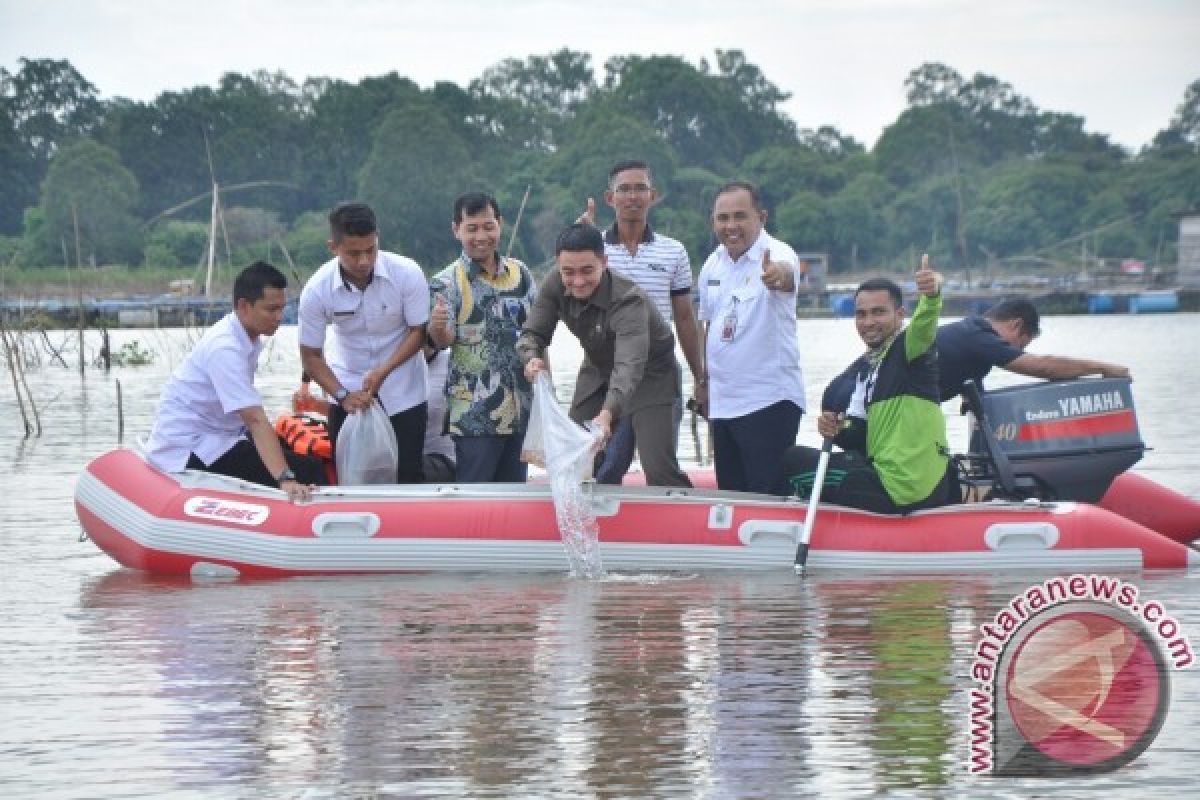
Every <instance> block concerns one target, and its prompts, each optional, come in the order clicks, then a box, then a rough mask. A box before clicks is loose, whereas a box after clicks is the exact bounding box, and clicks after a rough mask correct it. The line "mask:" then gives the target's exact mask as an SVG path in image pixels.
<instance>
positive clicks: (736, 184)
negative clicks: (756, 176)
mask: <svg viewBox="0 0 1200 800" xmlns="http://www.w3.org/2000/svg"><path fill="white" fill-rule="evenodd" d="M739 189H742V190H744V191H747V192H749V193H750V200H751V201H752V202H753V203H754V210H755V211H762V210H763V202H762V195H761V194H759V191H758V187H757V186H755V185H754V184H753V183H751V182H750V181H730V182H729V183H726V184H724V185H723V186H721V188H719V189H717V193H716V194H715V195H713V202H714V203H715V202H716V201H717V198H718V197H720V196H721V195H723V194H729V193H730V192H736V191H738V190H739Z"/></svg>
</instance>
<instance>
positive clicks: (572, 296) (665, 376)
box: [517, 223, 692, 486]
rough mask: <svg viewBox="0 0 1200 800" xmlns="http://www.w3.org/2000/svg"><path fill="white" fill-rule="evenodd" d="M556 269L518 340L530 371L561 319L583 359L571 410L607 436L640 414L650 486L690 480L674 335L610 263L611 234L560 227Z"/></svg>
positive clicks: (541, 364) (529, 373)
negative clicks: (680, 432) (683, 457)
mask: <svg viewBox="0 0 1200 800" xmlns="http://www.w3.org/2000/svg"><path fill="white" fill-rule="evenodd" d="M554 252H555V262H556V267H557V268H556V269H555V271H553V272H551V273H550V274H549V275H547V276H546V278H545V280H544V281H543V282H542V285H541V288H540V289H539V290H538V295H537V300H535V301H534V304H533V308H532V310H531V311H530V313H529V319H528V320H526V322H525V327H524V328H523V329H522V331H521V337H520V338H519V339H518V340H517V352H518V353H519V354H520V356H521V360H522V362H524V364H525V377H527V378H528V379H529V380H530V381H533V380H534V378H535V377H536V376H537V373H538V372H539V371H540V370H542V369H545V367H546V364H545V361H544V360H543V357H544V355H545V352H546V347H547V346H548V345H549V344H550V339H551V337H553V335H554V328H555V327H556V326H557V325H558V323H559V322H560V321H561V322H562V323H563V324H565V325H566V326H567V329H568V330H570V331H571V333H573V334H575V336H576V337H577V338H578V339H579V343H580V345H582V347H583V352H584V359H583V364H582V365H581V366H580V368H579V377H578V378H577V379H576V382H575V396H574V398H573V399H572V400H571V412H570V413H571V418H572V419H574V420H575V421H576V422H582V421H584V420H586V419H591V420H592V422H593V423H595V425H596V427H597V428H598V429H599V430H600V431H601V434H602V436H603V438H604V440H605V441H607V440H608V438H609V436H610V435H611V434H612V428H613V423H614V422H615V421H616V420H617V419H619V418H621V417H622V416H629V418H630V419H632V420H633V430H634V434H635V436H636V438H637V448H638V457H639V458H640V459H641V462H642V469H643V470H645V473H646V483H647V484H648V485H651V486H691V485H692V484H691V482H690V481H689V480H688V477H687V475H685V474H684V473H683V470H681V469H680V468H679V461H678V460H677V459H676V457H675V437H674V429H675V428H674V402H675V398H676V396H677V395H678V394H679V371H678V369H677V368H676V364H675V337H674V335H673V334H672V333H671V329H670V328H669V327H668V326H667V323H666V322H665V321H664V320H663V318H662V315H661V314H659V313H658V310H657V309H655V307H654V304H653V303H652V302H651V301H650V299H649V298H648V297H647V296H646V293H645V292H644V291H642V289H640V288H638V286H637V284H635V283H634V282H633V281H631V280H629V279H628V278H626V277H625V276H623V275H619V274H615V273H613V272H611V271H609V269H608V260H607V258H606V257H605V254H604V236H603V235H602V234H601V233H600V231H599V230H597V229H596V228H594V227H592V226H591V225H587V224H578V223H577V224H575V225H571V226H570V227H568V228H567V229H565V230H564V231H563V232H562V233H561V234H559V237H558V242H557V243H556V244H555V247H554Z"/></svg>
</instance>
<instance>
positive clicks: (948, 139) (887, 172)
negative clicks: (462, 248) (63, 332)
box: [0, 49, 1200, 272]
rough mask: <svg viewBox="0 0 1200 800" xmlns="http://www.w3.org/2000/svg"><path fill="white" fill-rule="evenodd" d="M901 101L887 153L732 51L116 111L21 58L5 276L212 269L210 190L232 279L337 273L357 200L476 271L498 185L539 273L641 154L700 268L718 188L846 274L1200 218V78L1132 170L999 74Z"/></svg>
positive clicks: (3, 103) (668, 221)
mask: <svg viewBox="0 0 1200 800" xmlns="http://www.w3.org/2000/svg"><path fill="white" fill-rule="evenodd" d="M904 88H905V90H906V93H907V107H906V108H905V110H904V111H903V112H902V113H901V114H900V115H899V117H897V119H896V120H895V121H894V122H892V123H891V124H890V125H888V126H887V127H886V128H885V129H884V131H883V133H882V134H881V136H880V138H879V140H878V141H877V142H875V144H874V146H873V147H871V148H870V149H868V148H867V147H866V146H865V145H864V144H863V143H861V142H858V141H856V140H855V139H853V138H852V137H850V136H847V135H844V134H842V133H841V132H839V131H838V130H837V129H836V128H834V127H831V126H823V127H820V128H817V129H815V130H813V129H801V128H798V127H797V125H796V124H795V122H794V121H793V120H791V119H790V118H789V117H788V115H787V114H785V113H784V112H783V111H782V110H781V107H782V104H783V103H784V102H785V101H786V100H787V99H788V98H789V95H788V93H786V92H784V91H782V90H781V89H780V88H779V87H778V86H776V85H775V84H774V83H772V82H771V81H770V80H769V79H768V78H767V77H766V76H765V75H764V74H763V72H762V71H761V70H760V69H759V68H758V67H757V66H755V65H754V64H752V63H750V62H749V61H747V59H746V57H745V55H744V54H743V53H742V52H741V51H738V50H717V51H716V52H715V57H714V58H713V60H712V61H709V60H707V59H701V60H700V61H699V63H698V64H692V63H690V62H688V61H686V60H684V59H681V58H677V57H674V56H660V55H654V56H640V55H626V56H617V57H613V58H611V59H609V60H608V61H607V62H605V63H604V65H603V67H602V71H599V72H598V71H597V70H596V69H595V68H594V67H593V65H592V59H591V56H590V55H588V54H587V53H583V52H577V51H573V50H569V49H562V50H559V51H557V52H554V53H550V54H547V55H532V56H528V57H526V58H524V59H519V58H510V59H505V60H504V61H501V62H500V63H498V64H495V65H494V66H492V67H490V68H488V69H487V70H485V71H484V72H483V74H482V75H480V76H479V77H478V78H476V79H475V80H473V81H471V82H470V83H469V84H468V85H467V86H465V87H463V86H459V85H457V84H454V83H450V82H439V83H436V84H435V85H434V86H432V87H431V88H428V89H422V88H421V87H419V86H418V85H417V84H415V83H414V82H413V81H411V80H409V79H408V78H405V77H403V76H401V75H398V74H397V73H395V72H391V73H388V74H386V75H380V76H375V77H369V78H365V79H363V80H361V81H359V82H358V83H348V82H345V81H341V80H334V79H330V78H307V79H305V80H304V81H303V82H302V83H297V82H296V81H295V80H293V79H292V78H291V77H289V76H288V75H286V74H284V73H282V72H273V73H272V72H266V71H259V72H255V73H253V74H249V75H244V74H238V73H227V74H226V75H224V76H223V77H222V78H221V80H220V82H219V84H218V85H216V86H211V87H210V86H197V87H194V88H191V89H186V90H183V91H171V92H163V93H162V94H160V95H159V96H158V97H157V98H156V99H155V100H154V101H153V102H137V101H133V100H129V99H125V98H120V97H117V98H112V99H103V98H101V96H100V94H99V91H98V90H97V88H96V87H95V86H94V85H93V84H92V83H90V82H89V81H88V80H87V79H86V78H85V77H84V76H83V75H82V74H80V73H79V72H78V70H76V69H75V68H74V67H73V66H72V65H71V64H70V63H69V62H68V61H65V60H53V59H20V60H19V62H18V65H17V68H16V70H15V71H14V72H9V71H8V70H6V69H4V68H0V185H2V186H3V187H4V191H3V192H0V263H4V264H13V265H19V266H24V267H38V266H52V265H63V264H76V263H96V264H125V265H141V264H146V265H150V266H155V267H172V266H179V267H181V268H183V267H186V268H189V269H190V268H193V267H195V266H196V265H197V264H198V263H199V262H200V261H201V259H202V258H203V254H204V252H205V249H206V247H207V238H208V227H209V224H208V221H209V207H210V202H211V195H210V192H211V187H212V186H213V184H214V182H215V183H216V184H218V185H219V186H220V187H221V199H222V204H223V208H224V214H223V215H222V222H223V231H222V239H225V240H227V241H228V242H229V243H230V245H229V247H230V250H231V253H230V255H231V256H232V258H233V260H234V262H235V263H239V262H244V261H247V260H249V259H251V258H259V257H262V256H263V255H265V254H266V253H267V252H270V251H271V249H272V248H279V249H278V250H275V252H276V253H278V252H279V251H280V250H282V249H284V248H286V249H287V251H288V254H289V256H291V257H292V258H294V259H295V260H296V262H297V263H299V264H301V265H303V266H305V267H308V268H311V267H313V266H315V265H317V264H319V263H321V262H322V261H323V260H325V259H326V258H327V257H328V255H327V251H326V249H325V245H324V242H325V239H326V238H327V230H326V223H325V215H326V213H327V212H328V210H329V208H331V207H332V206H333V205H335V204H336V203H338V202H341V201H345V200H350V199H357V200H362V201H365V202H368V203H371V204H372V205H374V206H375V207H376V210H377V211H378V213H379V218H380V224H381V239H382V244H383V246H384V247H385V248H387V249H391V250H395V251H397V252H401V253H404V254H406V255H409V256H411V257H413V258H415V259H417V260H418V262H419V263H421V264H422V265H423V266H424V267H425V268H426V269H427V270H433V269H435V268H438V267H440V266H442V265H443V264H445V263H447V262H448V261H449V260H450V259H452V258H453V257H455V256H456V255H457V248H456V242H454V240H453V239H452V238H451V237H450V234H449V219H450V209H451V203H452V200H453V198H454V197H455V196H456V195H458V194H459V193H461V192H463V191H466V190H469V189H483V190H485V191H490V192H492V193H493V194H495V195H496V196H497V198H498V199H499V201H500V203H501V207H502V208H503V209H504V211H505V216H506V218H507V220H508V222H509V223H510V225H511V223H512V221H513V220H514V218H515V217H516V214H517V210H518V207H519V206H520V203H521V200H522V197H523V196H524V195H525V192H526V189H527V188H530V192H529V199H528V205H527V207H526V208H525V209H524V214H523V221H522V224H521V227H520V230H519V233H518V236H517V239H516V241H515V242H514V250H513V252H514V255H517V256H518V257H521V258H524V259H525V260H526V261H528V262H529V263H531V264H539V263H543V262H545V261H546V260H547V259H548V257H549V256H550V255H552V246H553V241H554V236H555V235H556V233H557V232H558V230H559V229H560V228H561V227H562V226H563V225H564V224H567V223H569V222H571V221H573V220H574V219H575V218H576V217H577V216H578V214H579V213H580V211H581V210H582V209H583V206H584V203H585V201H586V198H587V197H589V196H593V197H596V198H597V200H599V197H600V195H601V194H602V193H603V190H604V187H605V180H606V177H607V170H608V168H609V167H610V166H611V165H612V164H613V163H615V162H616V161H618V160H621V159H625V158H640V159H643V160H645V161H647V162H648V163H649V164H650V165H651V167H652V169H653V173H654V177H655V182H656V184H657V185H658V188H659V191H660V194H661V195H662V199H661V202H660V204H659V206H658V207H657V208H656V210H655V212H654V214H653V216H652V223H653V224H654V225H655V226H656V228H658V229H659V230H661V231H663V232H664V233H667V234H669V235H672V236H675V237H676V238H678V239H680V240H682V241H683V242H684V244H685V245H686V246H687V248H688V250H689V252H690V253H691V255H692V257H693V259H694V260H695V261H697V262H699V261H700V260H701V259H702V258H703V257H704V256H705V255H706V254H707V252H708V250H709V249H710V248H711V247H712V245H713V239H712V235H711V232H710V230H709V224H708V216H709V211H710V208H711V204H712V199H713V195H714V194H715V191H716V189H717V188H718V187H719V186H720V185H721V184H722V183H724V182H725V181H728V180H732V179H746V180H751V181H754V182H755V183H757V184H759V185H760V186H761V188H762V191H763V194H764V200H765V202H766V204H767V208H768V210H769V212H770V219H769V222H768V227H769V228H770V229H771V230H772V231H773V232H774V233H775V234H776V235H777V236H779V237H780V238H782V239H784V240H785V241H787V242H789V243H790V244H791V245H793V246H794V247H795V248H796V249H797V250H801V251H817V252H827V253H829V254H830V256H831V262H830V263H831V266H832V269H833V270H834V271H835V272H837V271H849V270H862V269H866V268H888V267H890V266H892V265H894V264H901V263H902V264H904V265H905V268H908V267H909V266H911V264H912V261H913V256H912V250H911V249H912V248H914V247H916V248H920V249H921V250H923V251H928V252H929V253H930V254H931V255H932V257H933V258H934V260H935V263H938V264H942V265H946V266H947V267H950V268H954V267H978V266H981V265H992V264H997V263H1002V262H1009V263H1012V262H1019V261H1029V262H1032V263H1046V262H1053V261H1055V260H1056V259H1057V260H1076V261H1077V260H1078V257H1079V253H1080V252H1081V250H1086V251H1087V252H1088V253H1090V254H1092V255H1093V256H1098V257H1108V258H1124V257H1132V258H1140V259H1143V260H1146V261H1149V262H1151V263H1163V264H1171V263H1173V261H1174V245H1175V239H1176V236H1177V227H1176V224H1175V216H1174V215H1175V214H1177V213H1178V212H1180V211H1184V210H1188V209H1196V208H1200V79H1197V80H1196V81H1194V82H1193V83H1192V84H1191V85H1189V86H1188V87H1186V89H1185V91H1184V94H1183V97H1182V100H1181V102H1180V104H1179V106H1178V109H1177V111H1176V112H1175V114H1174V116H1173V117H1172V118H1171V119H1170V120H1165V121H1164V127H1163V128H1162V129H1161V131H1160V132H1159V133H1158V134H1157V135H1156V136H1155V137H1154V139H1153V141H1152V142H1150V143H1149V144H1147V145H1145V146H1144V147H1142V148H1141V149H1140V150H1139V151H1138V152H1130V151H1128V150H1126V149H1125V148H1122V147H1120V146H1118V145H1117V144H1114V143H1113V142H1112V141H1110V139H1109V137H1108V136H1107V135H1106V134H1103V133H1096V132H1089V131H1088V130H1086V129H1085V120H1084V119H1083V118H1082V117H1079V116H1076V115H1074V114H1070V113H1063V112H1055V111H1043V110H1041V109H1039V108H1038V107H1037V106H1036V105H1034V103H1033V102H1032V101H1031V100H1030V99H1029V98H1027V97H1024V96H1022V95H1020V94H1019V93H1018V92H1017V91H1016V90H1015V89H1014V88H1013V87H1012V86H1011V85H1009V84H1008V83H1005V82H1004V81H1002V80H1000V79H998V78H996V77H993V76H990V75H984V74H976V75H974V76H973V77H971V78H966V77H964V76H963V75H961V74H959V73H958V72H957V71H955V70H954V69H953V68H951V67H949V66H946V65H944V64H937V63H927V64H923V65H920V66H918V67H917V68H915V69H914V70H913V71H912V72H911V73H910V74H909V75H908V77H907V79H906V80H905V84H904ZM601 219H602V220H603V219H604V217H603V215H602V216H601Z"/></svg>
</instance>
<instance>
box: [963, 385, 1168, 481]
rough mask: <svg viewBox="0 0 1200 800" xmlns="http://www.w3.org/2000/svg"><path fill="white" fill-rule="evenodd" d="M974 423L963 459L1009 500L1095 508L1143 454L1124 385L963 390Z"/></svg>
mask: <svg viewBox="0 0 1200 800" xmlns="http://www.w3.org/2000/svg"><path fill="white" fill-rule="evenodd" d="M963 397H964V398H965V399H966V401H967V407H968V408H969V409H970V410H971V411H972V412H973V413H974V414H975V417H976V422H977V423H978V424H977V426H976V428H975V430H974V432H973V433H972V436H971V453H970V454H969V455H968V460H969V461H970V462H972V463H973V464H976V465H977V466H978V465H979V464H980V463H981V462H982V463H983V464H985V465H986V467H985V469H984V471H985V472H988V471H990V476H989V477H991V478H992V479H994V480H995V482H996V483H997V484H998V487H997V488H998V489H999V490H1000V491H1001V492H1003V493H1004V494H1007V495H1009V496H1013V497H1039V498H1042V499H1045V500H1077V501H1080V502H1085V503H1095V502H1098V501H1099V500H1100V498H1102V497H1103V496H1104V493H1105V492H1106V491H1108V487H1109V485H1111V484H1112V482H1113V480H1114V479H1115V478H1116V477H1117V476H1118V475H1120V474H1121V473H1122V472H1124V471H1125V470H1127V469H1129V468H1130V467H1131V466H1133V465H1134V464H1136V463H1137V462H1138V461H1139V460H1140V459H1141V457H1142V454H1143V453H1144V452H1145V450H1146V445H1145V444H1144V443H1143V442H1142V436H1141V433H1140V431H1139V430H1138V423H1137V414H1136V413H1135V411H1134V407H1133V392H1132V389H1131V387H1130V381H1129V379H1128V378H1099V379H1086V380H1075V381H1054V382H1049V383H1034V384H1026V385H1023V386H1013V387H1010V388H1007V389H998V390H996V391H991V392H987V393H986V394H983V395H982V397H981V396H980V394H979V391H978V389H977V388H976V387H975V386H974V384H969V385H967V386H966V387H964V391H963Z"/></svg>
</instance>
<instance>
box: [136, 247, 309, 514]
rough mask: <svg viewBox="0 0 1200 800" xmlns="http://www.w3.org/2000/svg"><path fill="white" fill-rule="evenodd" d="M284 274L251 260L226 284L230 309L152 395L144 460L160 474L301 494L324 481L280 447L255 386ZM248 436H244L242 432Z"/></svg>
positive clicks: (278, 313)
mask: <svg viewBox="0 0 1200 800" xmlns="http://www.w3.org/2000/svg"><path fill="white" fill-rule="evenodd" d="M286 288H287V278H285V277H284V276H283V273H281V272H280V271H279V270H277V269H276V268H275V267H273V266H271V265H270V264H266V263H263V262H261V261H259V262H255V263H254V264H251V265H250V266H249V267H246V269H244V270H242V271H241V273H239V274H238V276H237V278H236V279H235V280H234V283H233V304H234V309H233V311H232V312H230V313H229V314H226V315H225V316H224V317H222V318H221V319H220V320H219V321H218V322H217V323H216V324H215V325H213V326H212V327H211V328H209V329H208V330H207V331H206V332H205V333H204V336H203V337H201V339H200V341H199V342H198V343H197V344H196V346H195V347H194V348H192V352H191V353H189V354H188V357H187V358H186V359H185V360H184V362H183V363H182V364H180V365H179V368H178V369H177V370H176V371H175V374H174V375H172V376H171V380H170V382H168V383H167V385H166V388H164V389H163V393H162V398H161V399H160V400H159V405H158V413H157V414H156V415H155V419H154V427H153V429H152V430H151V432H150V438H149V440H148V442H147V443H146V460H147V461H149V462H150V463H151V464H153V465H154V466H155V467H157V468H158V469H161V470H163V471H164V472H179V471H182V470H183V469H198V470H204V471H206V472H216V473H219V474H222V475H230V476H232V477H235V478H241V479H243V480H246V481H250V482H252V483H259V484H263V485H265V486H279V488H281V489H283V490H284V491H285V492H287V494H288V497H289V498H291V499H292V500H306V499H308V497H309V496H310V493H311V489H312V485H313V484H321V483H324V482H325V480H324V469H323V467H322V465H321V462H320V461H319V460H318V459H315V458H308V457H306V456H301V455H299V454H296V453H286V454H285V453H284V450H283V448H282V447H281V446H280V444H279V438H278V437H277V436H276V435H275V428H274V426H272V425H271V423H270V421H268V419H267V415H266V412H265V411H263V403H262V397H261V396H260V395H259V393H258V390H257V389H255V388H254V370H255V367H257V366H258V356H259V353H261V352H262V348H263V342H262V337H263V336H271V335H272V334H274V333H275V331H276V330H277V329H278V328H279V323H280V322H281V321H282V320H283V307H284V303H285V302H286V297H285V296H284V290H285V289H286ZM247 436H249V438H247Z"/></svg>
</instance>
